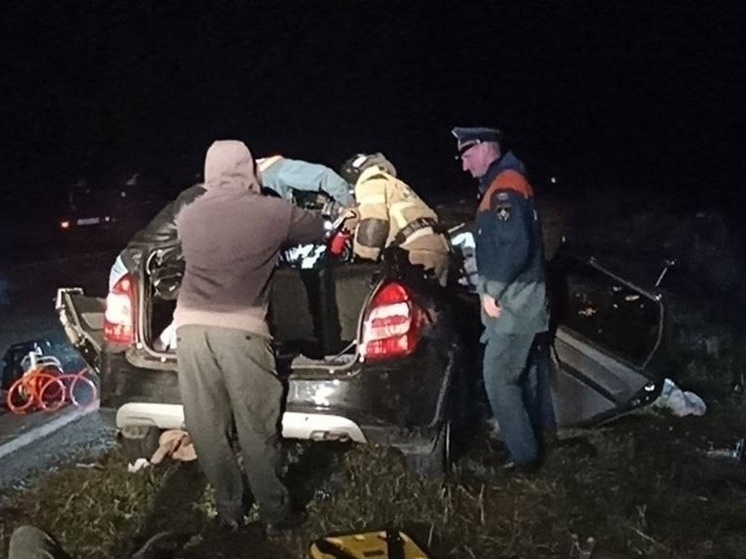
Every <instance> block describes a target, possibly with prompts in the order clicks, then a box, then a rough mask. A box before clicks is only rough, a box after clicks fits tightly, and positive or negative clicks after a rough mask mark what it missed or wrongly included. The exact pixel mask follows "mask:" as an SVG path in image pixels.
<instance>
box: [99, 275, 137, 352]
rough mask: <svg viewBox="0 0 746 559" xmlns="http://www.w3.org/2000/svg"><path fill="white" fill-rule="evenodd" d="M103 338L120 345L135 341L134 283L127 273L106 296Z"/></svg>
mask: <svg viewBox="0 0 746 559" xmlns="http://www.w3.org/2000/svg"><path fill="white" fill-rule="evenodd" d="M104 339H105V340H106V341H107V342H109V343H112V344H121V345H130V344H133V343H134V342H135V284H134V282H133V281H132V276H130V275H129V274H126V275H124V276H123V277H122V279H120V280H119V281H118V282H117V283H115V284H114V286H113V287H112V288H111V291H109V295H108V296H107V297H106V312H105V313H104Z"/></svg>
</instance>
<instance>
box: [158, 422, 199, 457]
mask: <svg viewBox="0 0 746 559" xmlns="http://www.w3.org/2000/svg"><path fill="white" fill-rule="evenodd" d="M167 456H170V457H171V458H172V459H173V460H181V461H182V462H191V461H192V460H196V459H197V453H196V451H195V450H194V444H193V443H192V439H191V437H189V433H187V432H186V431H184V430H182V429H169V430H168V431H164V432H163V433H161V437H160V439H159V440H158V450H156V451H155V453H154V454H153V456H151V457H150V463H151V464H160V463H161V462H162V461H163V459H164V458H166V457H167Z"/></svg>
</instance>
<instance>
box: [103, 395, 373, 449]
mask: <svg viewBox="0 0 746 559" xmlns="http://www.w3.org/2000/svg"><path fill="white" fill-rule="evenodd" d="M116 422H117V429H123V428H125V427H132V426H142V427H157V428H158V429H164V430H165V429H185V425H184V408H183V407H182V406H180V405H178V404H152V403H145V402H142V403H140V402H131V403H129V404H124V405H123V406H122V407H121V408H119V409H118V410H117V420H116ZM282 436H283V437H284V438H286V439H301V440H307V441H339V440H351V441H354V442H357V443H365V442H367V441H366V439H365V435H363V432H362V430H361V429H360V427H358V426H357V424H356V423H355V422H354V421H351V420H349V419H347V418H346V417H341V416H338V415H330V414H323V413H299V412H287V411H286V412H285V413H284V414H283V416H282Z"/></svg>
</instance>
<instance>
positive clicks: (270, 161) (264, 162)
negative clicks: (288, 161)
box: [256, 155, 282, 171]
mask: <svg viewBox="0 0 746 559" xmlns="http://www.w3.org/2000/svg"><path fill="white" fill-rule="evenodd" d="M280 159H282V155H273V156H271V157H263V158H261V159H257V160H256V164H257V166H258V167H259V171H266V170H267V169H269V168H270V167H271V166H272V165H274V164H275V163H277V162H278V161H279V160H280Z"/></svg>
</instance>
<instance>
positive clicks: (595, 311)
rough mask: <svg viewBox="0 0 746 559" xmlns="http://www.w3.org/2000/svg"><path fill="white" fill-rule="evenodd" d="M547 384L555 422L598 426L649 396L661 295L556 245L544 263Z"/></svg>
mask: <svg viewBox="0 0 746 559" xmlns="http://www.w3.org/2000/svg"><path fill="white" fill-rule="evenodd" d="M548 285H549V292H550V301H551V308H552V325H551V326H552V330H553V333H554V337H553V351H552V358H553V363H554V367H553V373H552V379H551V381H552V387H553V397H554V404H555V413H556V415H557V423H558V425H560V426H570V425H584V424H590V423H599V422H602V421H604V420H608V419H611V418H614V417H617V416H619V415H621V414H623V413H626V412H628V411H629V410H631V409H634V408H636V407H638V406H641V405H644V404H646V403H648V402H650V401H652V400H653V399H655V398H656V397H657V396H658V394H659V392H660V388H661V384H662V374H661V370H660V369H659V367H657V363H658V362H659V361H660V360H661V358H662V357H663V350H664V343H663V342H664V339H665V330H666V328H665V323H666V314H665V307H664V299H663V294H662V292H660V291H659V290H657V289H655V288H649V287H646V286H644V285H640V284H638V283H635V282H633V281H631V280H629V279H626V278H625V277H623V276H622V274H621V273H618V272H616V271H614V270H612V269H610V268H609V267H607V266H606V265H604V264H603V263H602V262H601V260H599V259H598V258H595V257H591V256H587V255H582V254H578V253H573V252H572V251H571V250H570V249H567V248H565V247H563V248H562V249H560V251H559V252H558V254H557V256H556V257H555V258H554V259H553V261H552V262H551V263H550V264H549V266H548Z"/></svg>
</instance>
